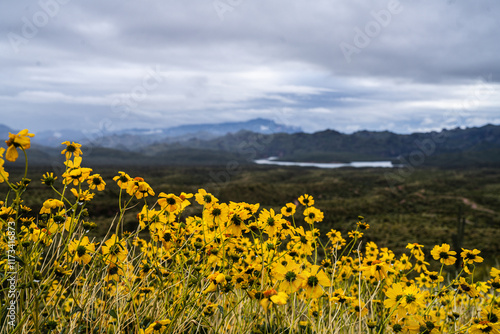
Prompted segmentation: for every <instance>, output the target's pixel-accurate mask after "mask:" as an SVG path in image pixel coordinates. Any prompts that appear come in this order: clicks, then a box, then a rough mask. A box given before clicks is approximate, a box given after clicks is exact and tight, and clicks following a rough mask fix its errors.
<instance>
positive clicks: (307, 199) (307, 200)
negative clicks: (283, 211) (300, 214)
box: [299, 194, 314, 206]
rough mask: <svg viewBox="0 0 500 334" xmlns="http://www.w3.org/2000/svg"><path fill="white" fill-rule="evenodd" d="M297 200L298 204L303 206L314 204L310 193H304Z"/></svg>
mask: <svg viewBox="0 0 500 334" xmlns="http://www.w3.org/2000/svg"><path fill="white" fill-rule="evenodd" d="M299 202H300V204H302V205H304V206H313V205H314V199H313V197H312V196H311V195H308V194H304V195H302V196H300V197H299Z"/></svg>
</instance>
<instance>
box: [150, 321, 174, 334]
mask: <svg viewBox="0 0 500 334" xmlns="http://www.w3.org/2000/svg"><path fill="white" fill-rule="evenodd" d="M170 323H171V321H170V320H169V319H165V320H159V321H155V322H153V323H152V324H151V325H149V326H148V328H146V330H145V331H144V334H150V333H153V334H154V333H164V332H165V330H166V329H167V328H168V325H170Z"/></svg>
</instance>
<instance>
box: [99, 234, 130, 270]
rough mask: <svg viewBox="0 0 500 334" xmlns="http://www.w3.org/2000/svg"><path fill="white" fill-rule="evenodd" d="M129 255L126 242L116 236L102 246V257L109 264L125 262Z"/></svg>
mask: <svg viewBox="0 0 500 334" xmlns="http://www.w3.org/2000/svg"><path fill="white" fill-rule="evenodd" d="M127 253H128V251H127V248H126V242H125V240H119V239H118V236H116V234H113V235H112V236H111V238H109V240H107V241H106V242H105V243H104V245H103V246H102V255H103V256H104V260H105V261H106V262H107V263H117V262H123V261H125V259H126V258H127Z"/></svg>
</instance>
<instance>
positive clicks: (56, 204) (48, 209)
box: [40, 199, 64, 214]
mask: <svg viewBox="0 0 500 334" xmlns="http://www.w3.org/2000/svg"><path fill="white" fill-rule="evenodd" d="M63 206H64V203H63V202H61V201H60V200H58V199H48V200H46V201H45V202H43V205H42V208H41V209H40V214H44V213H48V214H51V213H53V212H54V211H55V209H58V208H62V207H63Z"/></svg>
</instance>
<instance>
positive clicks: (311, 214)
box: [304, 206, 324, 225]
mask: <svg viewBox="0 0 500 334" xmlns="http://www.w3.org/2000/svg"><path fill="white" fill-rule="evenodd" d="M304 216H305V217H304V220H305V221H306V223H308V224H311V225H312V224H314V223H319V222H321V221H323V218H324V215H323V212H321V210H318V209H316V208H314V207H312V206H310V207H308V208H307V209H305V210H304Z"/></svg>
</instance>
